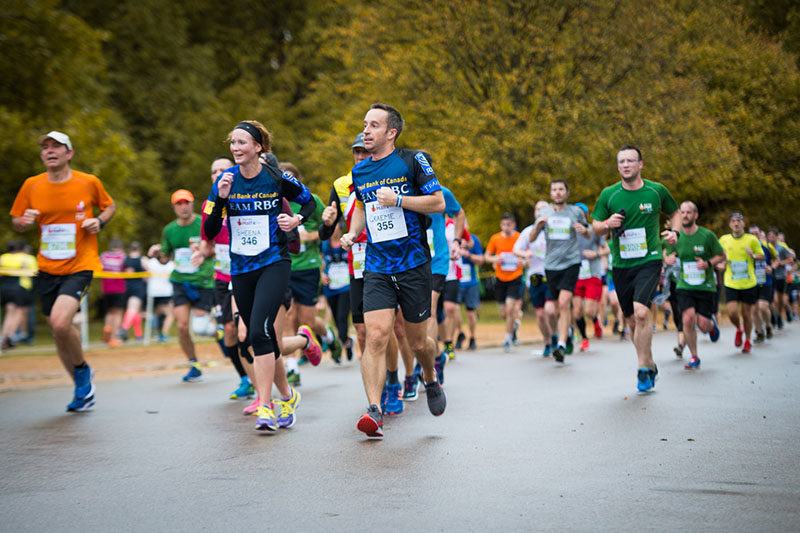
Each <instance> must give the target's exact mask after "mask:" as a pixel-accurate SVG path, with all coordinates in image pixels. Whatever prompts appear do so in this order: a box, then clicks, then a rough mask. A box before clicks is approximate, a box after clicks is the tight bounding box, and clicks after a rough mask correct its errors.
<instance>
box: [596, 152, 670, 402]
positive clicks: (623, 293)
mask: <svg viewBox="0 0 800 533" xmlns="http://www.w3.org/2000/svg"><path fill="white" fill-rule="evenodd" d="M643 167H644V161H643V160H642V153H641V151H640V150H639V149H638V148H636V147H635V146H632V145H626V146H623V147H622V148H620V149H619V151H618V152H617V170H618V171H619V173H620V176H621V177H622V180H621V181H620V182H618V183H615V184H614V185H611V186H608V187H606V188H605V189H603V192H602V193H600V197H599V198H598V200H597V203H596V204H595V207H594V212H593V213H592V218H593V219H594V221H593V222H592V226H593V228H594V232H595V233H596V234H598V235H606V236H607V237H609V235H608V234H609V233H611V235H610V238H611V240H610V244H611V256H612V258H613V260H612V263H613V266H614V270H613V274H612V275H613V280H614V286H615V288H616V292H617V297H618V299H619V304H620V307H621V308H622V313H623V315H624V316H625V318H626V320H627V321H628V325H629V327H630V331H631V334H632V336H633V344H634V346H635V347H636V354H637V358H638V362H639V370H638V372H637V387H638V389H639V390H640V391H642V392H645V391H649V390H651V389H652V388H653V387H654V386H655V381H656V377H657V376H658V367H657V366H656V364H655V362H654V361H653V352H652V340H653V329H652V324H651V322H650V304H651V303H652V301H653V295H654V294H655V292H656V288H657V286H658V279H659V276H660V274H661V261H662V256H661V239H660V238H659V226H660V224H659V213H660V212H664V213H665V214H666V215H667V216H668V217H669V225H670V228H671V229H669V230H667V231H664V232H663V233H661V234H660V236H661V237H663V238H664V240H665V241H666V242H667V243H668V244H673V245H674V244H675V243H676V242H677V239H678V234H679V233H680V231H679V230H678V228H680V224H681V214H680V211H679V210H678V205H677V204H676V203H675V200H674V199H673V198H672V195H671V194H670V193H669V191H668V190H667V188H666V187H664V186H663V185H661V184H660V183H656V182H653V181H650V180H646V179H643V178H642V168H643ZM609 290H610V288H609Z"/></svg>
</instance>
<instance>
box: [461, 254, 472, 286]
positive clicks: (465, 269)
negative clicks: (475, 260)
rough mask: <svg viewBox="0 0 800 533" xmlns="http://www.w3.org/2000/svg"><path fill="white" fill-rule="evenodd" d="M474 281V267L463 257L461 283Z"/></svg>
mask: <svg viewBox="0 0 800 533" xmlns="http://www.w3.org/2000/svg"><path fill="white" fill-rule="evenodd" d="M470 281H472V267H471V265H469V264H468V263H465V262H464V259H463V258H462V259H461V283H469V282H470Z"/></svg>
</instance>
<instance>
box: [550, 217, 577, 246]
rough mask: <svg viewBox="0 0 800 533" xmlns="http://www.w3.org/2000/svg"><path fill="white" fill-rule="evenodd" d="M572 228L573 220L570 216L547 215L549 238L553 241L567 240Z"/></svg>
mask: <svg viewBox="0 0 800 533" xmlns="http://www.w3.org/2000/svg"><path fill="white" fill-rule="evenodd" d="M571 230H572V221H571V220H570V219H569V218H568V217H554V216H550V217H547V238H548V239H550V240H551V241H566V240H567V239H569V236H570V232H571Z"/></svg>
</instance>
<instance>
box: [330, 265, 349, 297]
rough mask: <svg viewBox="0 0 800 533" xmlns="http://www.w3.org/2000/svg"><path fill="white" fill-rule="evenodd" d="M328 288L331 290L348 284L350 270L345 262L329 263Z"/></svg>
mask: <svg viewBox="0 0 800 533" xmlns="http://www.w3.org/2000/svg"><path fill="white" fill-rule="evenodd" d="M328 279H329V280H330V281H329V282H328V288H329V289H331V290H332V291H335V290H338V289H343V288H344V287H347V286H348V285H350V270H349V269H348V268H347V263H331V265H330V266H329V267H328Z"/></svg>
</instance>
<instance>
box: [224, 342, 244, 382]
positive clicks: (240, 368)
mask: <svg viewBox="0 0 800 533" xmlns="http://www.w3.org/2000/svg"><path fill="white" fill-rule="evenodd" d="M225 348H226V349H227V350H228V357H230V359H231V363H233V367H234V368H235V369H236V372H238V373H239V377H240V378H243V377H245V376H246V375H247V372H245V369H244V365H242V359H241V357H239V345H238V344H234V345H233V346H226V347H225Z"/></svg>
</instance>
